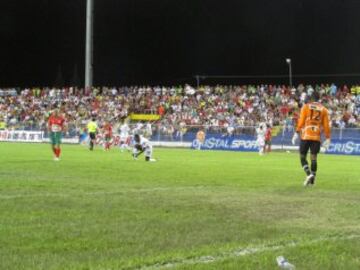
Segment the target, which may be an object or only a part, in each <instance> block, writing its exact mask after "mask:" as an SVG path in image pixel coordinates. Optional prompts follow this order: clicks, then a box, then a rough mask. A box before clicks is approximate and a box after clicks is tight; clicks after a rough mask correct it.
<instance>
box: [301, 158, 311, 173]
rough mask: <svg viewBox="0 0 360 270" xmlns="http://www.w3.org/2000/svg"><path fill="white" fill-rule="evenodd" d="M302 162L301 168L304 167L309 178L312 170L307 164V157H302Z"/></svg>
mask: <svg viewBox="0 0 360 270" xmlns="http://www.w3.org/2000/svg"><path fill="white" fill-rule="evenodd" d="M300 161H301V166H302V167H303V169H304V171H305V173H306V175H307V176H309V175H310V174H311V171H310V168H309V163H308V162H307V160H306V159H305V157H301V158H300Z"/></svg>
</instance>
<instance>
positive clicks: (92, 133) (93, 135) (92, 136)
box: [89, 132, 96, 140]
mask: <svg viewBox="0 0 360 270" xmlns="http://www.w3.org/2000/svg"><path fill="white" fill-rule="evenodd" d="M89 137H90V139H91V140H95V138H96V134H95V132H89Z"/></svg>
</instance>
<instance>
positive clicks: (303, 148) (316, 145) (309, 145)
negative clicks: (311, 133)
mask: <svg viewBox="0 0 360 270" xmlns="http://www.w3.org/2000/svg"><path fill="white" fill-rule="evenodd" d="M309 149H310V153H311V154H312V155H317V154H318V153H319V152H320V142H319V141H310V140H301V141H300V154H301V155H306V154H307V153H308V152H309Z"/></svg>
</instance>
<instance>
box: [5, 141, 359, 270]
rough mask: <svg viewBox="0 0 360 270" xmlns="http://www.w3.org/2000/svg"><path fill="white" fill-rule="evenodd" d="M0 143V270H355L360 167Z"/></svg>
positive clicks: (353, 161) (343, 159)
mask: <svg viewBox="0 0 360 270" xmlns="http://www.w3.org/2000/svg"><path fill="white" fill-rule="evenodd" d="M62 153H63V154H62V159H61V161H59V162H54V161H53V160H52V153H51V150H50V146H49V145H47V144H15V143H14V144H12V143H1V144H0V154H1V155H0V200H1V204H0V269H47V270H48V269H143V270H144V269H196V270H198V269H214V270H215V269H279V267H278V266H277V264H276V260H275V259H276V257H277V256H279V255H283V256H284V257H285V258H287V259H288V260H289V262H291V263H292V264H294V265H295V266H296V269H312V270H314V269H322V270H323V269H347V270H349V269H360V166H359V165H360V159H359V157H347V156H330V155H320V156H319V169H318V177H317V182H316V185H315V186H314V187H312V188H304V187H303V186H302V183H303V180H304V172H303V171H302V169H301V167H300V164H299V163H300V162H299V160H298V155H297V154H295V153H291V154H287V153H271V154H270V155H267V156H263V157H260V156H258V154H256V153H239V152H219V151H218V152H215V151H193V150H184V149H157V148H155V149H154V157H155V158H157V159H158V162H154V163H145V161H144V160H143V158H144V157H143V156H141V158H139V160H138V161H134V160H132V158H131V155H130V154H129V153H120V152H119V151H118V149H112V150H111V151H110V152H104V151H103V150H101V149H100V148H98V149H96V150H95V151H94V152H90V151H88V150H87V148H85V147H83V146H70V145H65V146H63V152H62Z"/></svg>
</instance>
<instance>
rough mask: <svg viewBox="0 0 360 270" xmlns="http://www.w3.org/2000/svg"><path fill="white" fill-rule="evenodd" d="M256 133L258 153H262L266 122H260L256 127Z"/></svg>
mask: <svg viewBox="0 0 360 270" xmlns="http://www.w3.org/2000/svg"><path fill="white" fill-rule="evenodd" d="M256 134H257V144H258V146H259V155H263V154H264V146H265V134H266V124H265V123H260V124H259V127H258V128H257V129H256Z"/></svg>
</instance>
